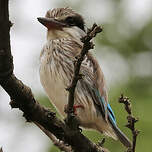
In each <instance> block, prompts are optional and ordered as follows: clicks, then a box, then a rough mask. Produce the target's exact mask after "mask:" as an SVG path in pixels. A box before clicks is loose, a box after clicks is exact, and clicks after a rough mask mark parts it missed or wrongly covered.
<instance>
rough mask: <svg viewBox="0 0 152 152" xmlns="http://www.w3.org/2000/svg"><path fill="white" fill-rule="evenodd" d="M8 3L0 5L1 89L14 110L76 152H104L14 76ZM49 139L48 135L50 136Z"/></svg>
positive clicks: (4, 1)
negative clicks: (67, 123)
mask: <svg viewBox="0 0 152 152" xmlns="http://www.w3.org/2000/svg"><path fill="white" fill-rule="evenodd" d="M11 25H12V24H11V22H10V21H9V13H8V0H1V1H0V85H1V86H2V87H3V89H4V90H5V91H6V92H7V93H8V95H9V96H10V99H11V102H10V105H11V107H12V108H19V109H20V110H21V111H22V112H23V116H24V117H25V118H26V120H27V121H29V122H30V121H31V122H34V123H35V124H39V127H40V126H42V127H43V128H44V130H45V131H48V132H50V133H52V134H53V135H54V136H55V137H56V138H57V139H59V140H62V141H63V142H64V143H66V144H68V145H70V146H71V147H72V150H73V151H75V152H104V151H106V150H104V149H103V148H101V147H100V146H99V147H98V146H97V145H95V144H94V143H92V142H91V141H90V140H89V139H88V138H86V137H85V136H84V135H83V134H82V133H81V132H80V131H78V130H76V131H75V130H74V131H73V130H72V129H71V128H69V127H68V126H67V125H66V124H65V123H64V122H63V121H61V120H59V119H58V118H57V117H56V115H55V113H53V112H51V111H49V110H48V109H46V108H44V107H43V106H41V105H40V104H39V103H38V102H37V101H36V100H35V99H34V96H33V94H32V92H31V89H30V88H29V87H27V86H26V85H24V84H23V83H22V82H21V81H20V80H18V79H17V78H16V77H15V75H14V74H13V58H12V55H11V49H10V34H9V32H10V27H11ZM47 135H48V133H47Z"/></svg>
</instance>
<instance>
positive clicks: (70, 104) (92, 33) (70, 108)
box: [66, 24, 102, 128]
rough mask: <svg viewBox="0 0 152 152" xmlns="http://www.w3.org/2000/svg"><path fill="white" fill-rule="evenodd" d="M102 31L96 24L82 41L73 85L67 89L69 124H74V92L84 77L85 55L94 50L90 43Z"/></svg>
mask: <svg viewBox="0 0 152 152" xmlns="http://www.w3.org/2000/svg"><path fill="white" fill-rule="evenodd" d="M101 31H102V28H101V27H100V26H97V25H96V24H94V25H93V26H92V28H91V29H88V32H87V35H86V36H85V37H83V38H82V40H81V41H82V42H83V43H84V45H83V48H82V51H81V53H80V55H79V56H78V57H77V59H76V62H75V63H74V65H75V66H74V75H73V79H72V83H71V85H70V87H69V88H67V91H69V96H68V107H67V114H68V116H67V119H66V120H67V123H68V124H71V121H72V122H73V120H72V119H74V114H73V112H74V110H73V105H74V92H75V88H76V85H77V82H78V80H79V79H82V77H83V76H82V75H81V74H80V67H81V64H82V62H83V60H84V57H85V55H86V54H87V53H88V51H89V50H90V49H93V47H94V45H93V43H92V42H90V41H91V40H92V38H94V37H95V36H96V34H98V33H100V32H101ZM75 121H76V120H75ZM75 124H76V127H75V128H77V123H75ZM72 126H73V125H72Z"/></svg>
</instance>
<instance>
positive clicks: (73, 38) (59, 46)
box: [37, 7, 131, 147]
mask: <svg viewBox="0 0 152 152" xmlns="http://www.w3.org/2000/svg"><path fill="white" fill-rule="evenodd" d="M37 19H38V21H39V22H40V23H41V24H42V25H44V26H45V27H46V28H47V42H46V43H45V45H44V46H43V48H42V51H41V54H40V69H39V73H40V81H41V84H42V86H43V88H44V90H45V92H46V94H47V96H48V98H49V100H50V101H51V103H52V104H53V105H54V106H55V107H56V109H57V111H58V112H59V113H60V114H61V116H63V118H64V117H65V116H66V114H65V106H66V105H67V104H68V95H69V93H68V91H67V90H66V88H68V86H69V85H70V84H71V81H72V78H73V74H74V62H75V60H76V57H77V56H78V55H80V52H81V50H82V48H83V43H82V41H81V39H82V38H83V37H84V36H86V33H87V32H86V28H85V27H86V24H85V21H84V18H83V17H82V16H81V15H80V14H78V13H76V12H75V11H74V10H73V9H71V8H69V7H65V8H54V9H50V10H48V11H47V13H46V15H45V17H38V18H37ZM80 73H81V74H83V75H84V77H83V79H80V80H79V81H78V83H77V86H76V89H75V93H74V106H73V107H74V111H75V115H76V118H77V119H78V121H79V123H80V126H82V127H83V128H88V129H94V130H97V131H98V132H100V133H103V134H104V135H106V136H109V137H112V138H113V139H115V140H117V139H119V140H120V142H121V143H122V144H123V145H124V146H126V147H131V142H130V141H129V139H128V137H127V136H126V135H125V134H124V133H123V132H122V131H121V130H120V129H119V128H118V126H117V123H116V118H115V115H114V112H113V111H112V108H111V106H110V104H109V102H108V94H107V88H106V82H105V78H104V74H103V72H102V70H101V67H100V65H99V63H98V61H97V59H96V58H95V57H94V56H93V54H92V53H90V52H88V53H87V54H86V55H85V57H84V60H83V62H82V64H81V67H80Z"/></svg>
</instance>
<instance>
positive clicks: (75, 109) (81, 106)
mask: <svg viewBox="0 0 152 152" xmlns="http://www.w3.org/2000/svg"><path fill="white" fill-rule="evenodd" d="M78 108H82V109H84V106H83V105H81V104H79V105H74V106H73V113H74V114H75V115H77V112H76V111H77V109H78ZM64 112H65V113H68V105H65V107H64Z"/></svg>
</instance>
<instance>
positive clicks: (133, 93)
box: [0, 0, 152, 152]
mask: <svg viewBox="0 0 152 152" xmlns="http://www.w3.org/2000/svg"><path fill="white" fill-rule="evenodd" d="M35 3H37V5H34V4H35ZM35 3H31V1H29V0H28V1H27V2H24V4H25V5H23V3H21V2H18V1H17V0H16V1H14V2H11V5H10V7H11V12H12V15H11V18H12V19H13V21H14V22H16V25H15V27H14V29H13V30H12V41H13V43H12V50H19V51H18V52H17V51H16V52H13V55H14V58H15V59H14V60H15V61H14V62H15V68H16V74H17V76H18V77H19V78H21V79H22V81H24V82H25V83H26V84H28V85H29V86H30V87H31V88H32V89H33V91H34V94H35V95H36V97H37V99H38V100H39V101H40V103H41V104H43V105H45V106H47V107H50V108H53V107H52V106H51V104H50V103H49V101H48V98H47V97H46V95H45V93H44V91H43V89H42V87H41V85H40V82H39V76H38V72H37V71H38V57H39V53H40V48H42V45H43V44H44V43H45V42H46V40H45V34H44V33H45V30H44V29H43V31H41V29H42V28H43V27H42V26H41V25H39V24H38V22H37V21H35V20H36V17H38V16H44V14H45V12H46V9H49V8H53V7H66V6H70V7H72V8H73V9H74V10H76V11H77V12H79V13H80V14H82V15H83V17H84V18H85V21H86V26H89V27H90V26H91V25H92V24H93V23H94V22H96V23H97V24H99V25H101V26H102V27H103V32H102V33H101V34H100V35H98V36H97V37H96V38H95V40H94V41H95V49H94V50H92V53H93V54H94V55H95V56H96V57H97V59H98V61H99V63H100V64H101V68H102V70H103V72H104V74H105V77H106V80H107V87H108V92H109V101H110V104H111V106H112V108H113V110H114V113H115V115H116V118H117V123H118V126H119V127H120V128H121V130H122V131H123V132H125V133H126V134H127V135H128V136H129V137H130V138H131V133H130V130H129V129H127V128H126V127H124V126H125V124H126V116H127V114H126V112H125V111H124V107H123V105H121V104H120V103H118V98H119V96H120V94H121V93H123V94H124V95H125V96H127V97H129V98H130V99H131V103H132V110H133V114H134V116H136V117H138V118H139V122H138V123H137V124H136V128H138V129H139V130H140V131H141V132H140V134H139V136H138V138H137V146H136V151H137V152H143V151H144V152H150V149H151V146H150V144H151V142H152V140H151V133H152V119H151V118H150V117H151V114H152V110H151V107H152V1H151V0H134V1H131V0H121V1H120V0H94V1H88V0H83V1H82V0H71V1H70V0H65V1H59V0H57V1H55V0H54V1H51V2H50V1H49V0H47V1H46V2H44V1H39V2H37V1H36V0H35ZM44 3H45V4H44ZM42 4H43V5H42ZM24 7H28V9H25V8H24ZM33 8H34V9H33ZM38 9H39V10H38ZM18 12H22V14H19V13H18ZM32 14H34V15H32ZM21 15H24V16H25V18H24V21H23V22H22V20H23V16H21ZM31 16H32V18H31ZM33 20H34V21H33ZM25 25H26V27H25ZM13 32H14V33H15V34H14V35H13ZM30 33H32V34H30ZM29 35H30V36H29ZM21 37H22V38H21ZM16 39H17V40H19V39H20V41H19V42H18V41H16ZM28 40H29V41H28ZM18 43H19V44H18ZM29 44H30V45H31V46H32V47H30V49H29V46H28V45H29ZM23 47H25V48H27V50H29V51H27V50H26V51H25V52H26V56H25V54H24V56H25V57H27V59H29V60H27V61H26V62H24V64H20V63H22V62H23V61H24V60H26V59H25V58H24V57H23V56H22V53H23V52H20V49H21V48H23ZM31 50H32V55H31ZM33 50H34V51H33ZM37 50H38V51H37ZM25 52H24V53H25ZM21 60H22V61H21ZM29 73H30V74H29ZM36 84H37V85H36ZM0 93H1V92H0ZM2 93H3V92H2ZM7 100H8V99H7ZM0 104H1V103H0ZM1 107H5V108H6V107H8V103H7V105H5V106H1ZM53 109H54V108H53ZM0 110H1V111H0V114H2V115H1V117H0V118H1V120H5V121H7V122H10V120H7V119H8V116H7V115H6V114H4V113H5V112H4V111H5V110H3V109H2V108H1V109H0ZM9 110H10V109H9ZM9 110H8V112H7V114H8V113H9ZM54 110H55V109H54ZM12 113H13V112H12V111H11V113H10V115H13V114H12ZM14 117H18V120H16V122H17V123H20V121H22V123H21V125H20V127H19V128H20V130H22V129H23V128H25V124H24V120H23V119H22V118H21V114H20V113H18V111H16V113H15V115H14ZM14 117H11V119H12V120H14V119H16V118H14ZM1 122H2V121H1ZM29 129H31V128H29ZM34 129H35V130H36V128H34ZM0 132H2V131H1V128H0ZM38 132H39V130H38V131H37V133H38ZM83 133H84V134H85V135H86V136H87V137H88V138H90V139H91V140H92V141H94V142H96V143H97V142H99V141H100V140H101V139H102V138H103V137H104V136H102V135H101V134H98V133H97V132H95V131H90V130H89V131H87V130H83ZM31 134H32V133H31ZM21 135H22V136H25V135H24V134H21ZM31 136H32V135H31ZM42 136H43V135H40V137H39V138H37V140H39V143H41V139H42V138H41V137H42ZM8 138H11V137H10V136H8ZM29 138H30V139H32V138H31V137H29ZM43 138H45V141H46V142H45V143H47V144H45V146H46V147H47V148H46V150H45V151H48V152H59V151H60V150H58V149H57V148H56V147H55V146H53V145H52V143H51V142H50V141H49V139H46V137H43ZM24 139H25V138H24ZM33 141H34V140H33ZM31 142H32V141H31ZM4 143H5V142H4V138H0V144H2V145H4ZM14 144H15V141H14ZM22 145H23V146H25V144H22ZM35 145H36V139H35ZM35 145H34V143H33V146H35ZM37 145H38V144H37ZM30 146H31V145H30ZM104 146H105V147H107V148H108V149H109V150H110V151H111V152H123V151H124V150H125V148H124V147H123V146H122V145H121V143H120V142H118V141H114V140H112V139H110V138H106V142H105V144H104ZM4 147H5V146H4ZM6 147H8V145H7V146H6ZM6 147H5V148H6ZM12 147H14V145H13V146H12ZM26 148H27V147H26ZM26 148H25V149H26ZM6 149H7V148H6ZM16 151H17V150H16ZM18 151H19V150H18ZM35 151H36V150H35ZM37 151H38V150H37ZM39 151H40V150H39ZM33 152H34V150H33Z"/></svg>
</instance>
